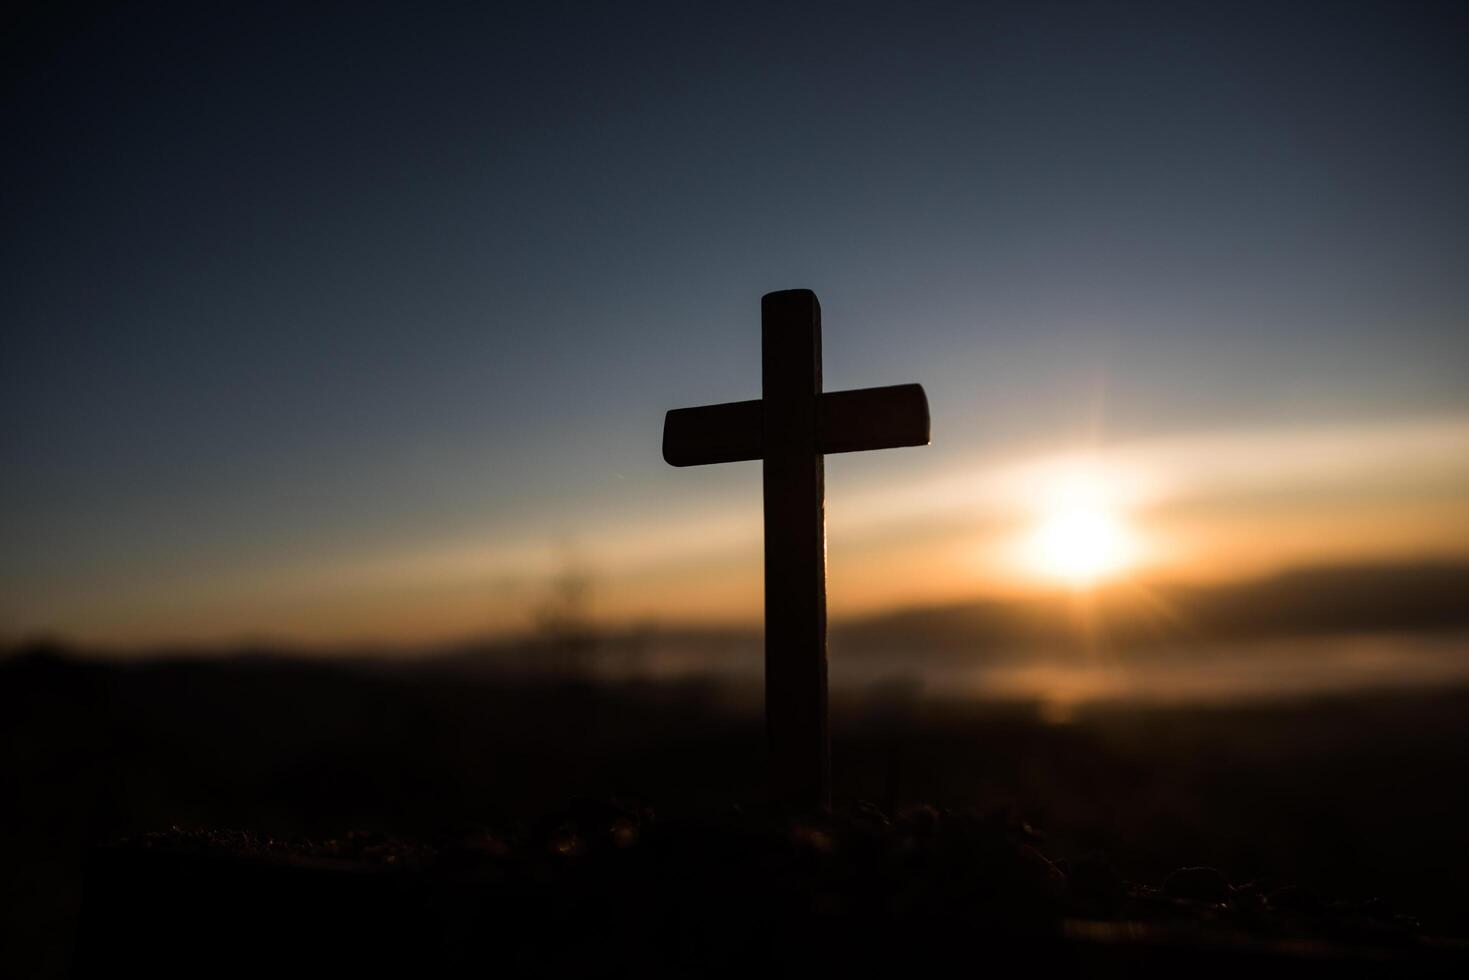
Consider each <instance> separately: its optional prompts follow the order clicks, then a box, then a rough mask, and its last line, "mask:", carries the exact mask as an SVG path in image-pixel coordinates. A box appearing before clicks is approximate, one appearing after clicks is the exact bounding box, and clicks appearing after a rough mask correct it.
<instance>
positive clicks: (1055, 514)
mask: <svg viewBox="0 0 1469 980" xmlns="http://www.w3.org/2000/svg"><path fill="white" fill-rule="evenodd" d="M1106 490H1107V486H1106V484H1105V482H1104V481H1101V480H1098V479H1096V478H1094V477H1092V476H1090V475H1085V474H1082V475H1076V474H1070V475H1067V476H1064V477H1061V478H1059V479H1058V480H1057V481H1056V482H1054V483H1052V484H1051V485H1050V486H1048V487H1046V488H1045V489H1044V491H1043V492H1042V493H1041V494H1039V496H1038V499H1037V500H1036V501H1035V503H1036V504H1037V517H1036V521H1035V524H1034V526H1033V527H1032V528H1031V530H1030V532H1029V534H1028V535H1027V537H1026V539H1025V541H1024V544H1023V551H1024V559H1025V563H1026V564H1027V565H1028V566H1030V568H1031V570H1032V571H1034V572H1036V573H1038V574H1040V575H1043V576H1045V577H1046V578H1049V579H1053V580H1056V581H1060V582H1064V583H1066V584H1067V585H1070V586H1072V587H1075V588H1085V587H1087V586H1091V585H1094V584H1096V583H1097V582H1100V581H1102V580H1104V579H1106V578H1109V577H1112V576H1115V575H1118V574H1120V573H1122V572H1124V571H1126V570H1127V569H1128V568H1130V567H1131V566H1132V565H1133V564H1134V563H1135V562H1136V560H1137V554H1138V545H1137V539H1136V535H1135V534H1134V533H1133V531H1132V529H1131V527H1130V526H1129V524H1128V522H1127V519H1126V517H1125V516H1124V515H1123V513H1122V511H1121V509H1120V507H1119V506H1118V504H1117V502H1116V501H1115V500H1113V499H1111V497H1112V495H1111V494H1109V493H1107V492H1106Z"/></svg>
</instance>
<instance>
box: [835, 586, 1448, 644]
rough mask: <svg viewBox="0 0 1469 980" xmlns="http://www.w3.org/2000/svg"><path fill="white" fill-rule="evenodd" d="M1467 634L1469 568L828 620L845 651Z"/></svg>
mask: <svg viewBox="0 0 1469 980" xmlns="http://www.w3.org/2000/svg"><path fill="white" fill-rule="evenodd" d="M1457 629H1469V564H1459V563H1423V564H1400V565H1362V566H1329V567H1319V568H1300V569H1293V570H1290V571H1287V572H1283V573H1281V574H1278V575H1273V576H1269V577H1266V578H1260V579H1254V580H1250V581H1245V582H1237V583H1229V584H1224V585H1215V586H1185V585H1158V586H1146V587H1144V586H1137V585H1126V584H1122V585H1111V586H1108V587H1106V588H1102V589H1098V590H1096V591H1095V592H1093V593H1090V594H1088V595H1087V596H1086V597H1075V598H1073V597H1047V598H1042V599H1025V600H1010V601H1004V600H981V601H975V602H965V603H957V604H950V605H943V606H931V607H923V608H913V609H904V610H899V611H897V612H892V613H887V614H883V615H879V616H872V617H867V618H863V619H858V620H853V621H849V622H846V623H842V624H839V625H837V626H835V627H834V628H833V630H832V643H833V645H834V646H836V645H840V647H841V648H842V650H843V651H844V652H845V653H850V654H859V655H860V654H861V653H863V652H873V653H884V652H891V651H892V650H894V649H902V648H913V649H920V650H922V651H924V652H925V653H929V654H943V653H946V652H955V653H959V652H965V653H967V652H971V651H973V650H974V649H975V647H976V645H984V646H988V647H990V648H992V649H995V648H998V649H1007V648H1008V649H1016V650H1020V649H1025V648H1029V647H1033V646H1036V645H1044V644H1048V643H1055V642H1060V641H1069V640H1072V639H1074V637H1075V636H1076V634H1077V633H1078V632H1079V631H1082V630H1091V631H1094V632H1095V633H1097V634H1099V635H1103V636H1105V637H1106V638H1107V639H1108V640H1109V641H1111V642H1114V643H1117V644H1120V645H1145V644H1148V643H1153V642H1174V641H1179V640H1245V639H1261V638H1266V637H1284V636H1307V635H1324V634H1334V633H1364V632H1392V631H1401V632H1422V631H1443V630H1457Z"/></svg>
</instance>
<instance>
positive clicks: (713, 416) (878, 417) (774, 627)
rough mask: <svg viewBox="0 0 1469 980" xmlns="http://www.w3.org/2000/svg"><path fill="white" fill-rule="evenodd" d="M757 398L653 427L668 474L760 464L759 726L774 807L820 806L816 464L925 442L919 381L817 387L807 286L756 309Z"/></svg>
mask: <svg viewBox="0 0 1469 980" xmlns="http://www.w3.org/2000/svg"><path fill="white" fill-rule="evenodd" d="M760 336H761V348H762V357H761V370H762V385H761V393H762V395H763V397H762V398H760V399H759V400H756V401H746V402H731V403H728V404H724V405H704V406H701V407H699V408H678V409H674V410H673V411H670V412H669V413H668V415H667V417H666V418H665V420H664V423H663V458H664V459H665V460H667V461H668V462H669V463H671V464H673V465H674V466H698V465H702V464H705V463H730V462H735V461H738V460H747V459H760V460H763V461H764V468H765V729H766V733H767V735H768V738H769V743H770V745H769V750H770V790H771V794H772V798H773V800H774V802H776V803H777V804H778V805H780V806H783V807H785V808H787V809H791V810H816V809H825V808H827V807H830V805H831V749H830V739H829V736H828V733H827V703H826V489H825V484H824V478H823V472H824V466H823V462H822V457H823V455H824V454H826V453H847V452H856V451H858V450H866V449H891V448H894V447H897V446H925V445H927V444H928V427H929V426H928V399H927V398H926V397H925V396H924V393H923V387H922V386H921V385H915V384H910V385H894V386H892V387H888V388H861V389H857V390H855V391H835V392H826V393H823V392H822V390H821V306H820V304H819V303H817V302H816V294H815V293H813V292H811V291H810V290H809V289H788V290H784V291H782V292H778V293H767V294H766V295H765V296H764V297H762V299H761V301H760Z"/></svg>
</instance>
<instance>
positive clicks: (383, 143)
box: [0, 2, 1469, 646]
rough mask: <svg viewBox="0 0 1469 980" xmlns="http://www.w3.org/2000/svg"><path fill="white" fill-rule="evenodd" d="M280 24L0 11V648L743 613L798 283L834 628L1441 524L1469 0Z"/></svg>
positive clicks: (1452, 519) (274, 16)
mask: <svg viewBox="0 0 1469 980" xmlns="http://www.w3.org/2000/svg"><path fill="white" fill-rule="evenodd" d="M305 6H306V5H300V4H271V3H232V2H219V3H211V4H185V3H177V4H176V3H141V4H135V5H129V6H126V7H110V6H107V5H103V6H85V7H71V8H68V7H66V6H62V7H60V8H57V7H55V6H54V5H38V7H37V8H31V9H29V10H22V11H21V12H20V13H16V14H11V15H9V16H10V17H11V21H10V23H9V25H8V27H7V29H6V30H5V31H4V32H3V33H4V35H5V37H6V40H5V42H4V45H5V52H4V54H5V57H4V58H3V59H0V60H3V63H4V65H5V68H4V69H3V71H4V74H3V85H4V88H3V92H0V125H3V131H4V132H5V133H6V134H7V138H6V140H5V141H4V145H3V146H0V168H3V171H0V177H3V190H0V226H3V231H0V330H3V335H0V343H3V346H0V462H3V474H4V478H3V481H0V638H4V637H6V636H11V637H18V636H24V635H31V634H34V633H41V632H48V633H56V634H59V635H62V636H67V637H71V638H75V639H77V640H80V641H85V642H89V643H95V644H103V645H106V644H112V645H120V646H127V645H130V644H131V645H137V644H148V643H158V642H193V641H199V642H206V641H207V642H228V641H231V640H232V639H236V638H240V637H248V636H269V637H278V638H284V639H289V640H292V641H299V642H303V643H309V644H310V643H314V644H330V643H340V642H349V641H358V640H371V639H378V640H386V641H393V642H419V641H425V640H435V641H436V640H441V639H447V638H453V637H458V636H466V635H470V634H474V633H495V632H505V631H512V632H513V631H515V630H519V629H523V628H525V627H526V626H527V624H529V623H530V622H532V621H533V619H534V610H535V609H536V608H537V607H538V604H541V603H543V602H545V601H546V596H547V595H548V594H550V592H551V590H552V589H553V586H554V583H555V581H557V580H558V579H559V578H562V577H564V576H565V575H567V574H569V573H572V572H574V573H576V574H578V575H585V576H587V577H588V578H589V580H590V582H591V583H592V591H591V594H592V596H593V609H594V613H595V615H596V616H597V617H598V618H601V619H605V620H607V621H609V622H668V623H672V622H684V621H690V620H696V621H709V622H715V621H717V622H755V621H758V617H759V613H760V594H761V593H760V588H761V585H760V577H759V576H760V547H761V540H760V467H759V464H758V463H740V464H730V465H726V466H715V467H703V468H696V469H678V470H676V469H673V468H671V467H668V466H667V465H665V464H664V463H663V462H662V460H661V457H660V452H659V447H660V438H661V428H662V419H663V413H664V412H665V411H666V410H668V409H670V408H675V407H681V406H687V405H697V404H703V403H710V402H720V401H731V400H738V399H744V398H753V397H757V396H758V394H759V390H760V364H759V358H760V350H759V337H760V333H759V309H760V296H761V294H763V293H765V292H767V291H770V290H775V289H784V288H793V287H801V288H810V289H812V290H814V291H815V292H816V293H817V295H818V296H819V297H820V300H821V304H822V309H823V320H824V328H823V329H824V359H825V360H824V366H825V383H826V387H827V388H828V389H840V388H849V387H862V386H867V385H882V384H898V383H906V382H920V383H922V384H923V385H924V387H925V389H926V390H927V392H928V398H929V403H930V407H931V413H932V430H933V443H932V445H931V446H928V447H924V448H915V449H902V450H892V451H885V452H881V453H870V454H862V455H853V456H842V457H832V458H829V459H828V461H827V492H828V500H829V503H828V519H829V524H828V527H829V532H830V537H829V556H830V575H831V600H830V601H831V609H832V613H833V615H834V616H843V615H857V614H861V613H863V612H866V611H871V610H875V609H881V608H888V607H898V606H902V605H904V604H911V603H925V602H939V601H948V600H951V599H953V600H962V599H964V598H966V597H973V596H979V595H987V594H1005V593H1013V592H1017V591H1024V590H1026V589H1030V588H1043V587H1052V586H1058V585H1065V583H1064V582H1063V581H1061V580H1064V579H1065V578H1066V575H1065V574H1055V573H1057V572H1058V571H1059V572H1062V573H1064V572H1065V568H1059V569H1058V567H1057V566H1056V564H1055V562H1052V563H1051V565H1050V566H1047V565H1046V564H1045V561H1044V560H1042V561H1040V562H1039V563H1037V561H1035V560H1032V559H1033V558H1034V555H1030V557H1027V555H1028V554H1029V553H1028V552H1027V549H1031V551H1033V550H1034V547H1036V546H1037V541H1040V545H1039V546H1040V547H1044V546H1045V542H1044V540H1043V539H1044V538H1045V535H1046V534H1047V533H1049V531H1051V530H1056V529H1057V528H1063V529H1067V530H1066V534H1067V535H1069V537H1067V540H1068V541H1071V542H1074V541H1075V540H1077V539H1078V535H1080V536H1081V537H1086V536H1087V534H1091V533H1092V532H1095V533H1094V534H1092V537H1093V538H1098V536H1100V537H1099V540H1100V538H1106V537H1107V535H1114V536H1118V540H1117V541H1112V545H1113V547H1112V550H1111V552H1109V554H1110V555H1111V558H1109V559H1107V560H1111V559H1115V562H1114V564H1115V565H1117V566H1118V568H1117V569H1107V570H1108V571H1120V570H1124V569H1125V570H1126V571H1127V572H1128V573H1129V574H1136V575H1152V576H1155V577H1158V576H1161V577H1169V576H1172V577H1182V578H1194V579H1205V580H1212V579H1227V578H1229V577H1231V576H1236V577H1238V576H1245V575H1251V574H1258V573H1264V572H1267V571H1269V570H1270V569H1273V568H1280V567H1288V566H1292V565H1296V564H1309V563H1320V562H1357V561H1399V560H1414V561H1416V560H1422V559H1425V558H1434V557H1458V558H1462V557H1464V556H1469V384H1466V381H1469V182H1466V179H1465V175H1466V174H1469V123H1466V118H1469V117H1466V115H1465V113H1464V112H1463V103H1464V96H1465V93H1469V84H1466V83H1469V61H1466V59H1465V58H1463V56H1462V52H1463V51H1464V49H1465V42H1466V40H1469V8H1466V7H1465V6H1464V5H1463V4H1457V3H1442V4H1435V3H1417V2H1392V3H1370V4H1362V3H1349V2H1341V3H1322V4H1311V3H1291V4H1281V3H1278V2H1277V3H1249V2H1245V3H1230V4H1220V3H1212V2H1211V3H1190V2H1168V3H1156V4H1143V3H1045V2H1024V3H958V4H927V3H915V2H908V3H901V4H898V3H895V4H872V5H869V4H858V3H843V4H834V5H816V4H791V3H781V4H771V5H764V4H759V3H749V2H744V3H738V4H712V3H711V4H687V3H683V4H666V5H662V4H631V3H605V4H603V3H582V4H558V3H533V4H523V5H517V4H462V5H456V4H434V5H423V4H406V3H405V4H378V3H352V4H342V5H336V6H333V5H310V9H309V10H308V9H303V8H304V7H305ZM38 11H39V12H38ZM1078 498H1086V499H1085V500H1084V501H1082V503H1080V504H1078V503H1077V499H1078ZM1048 501H1049V503H1048ZM1068 501H1069V502H1068ZM1048 508H1049V510H1048ZM1068 508H1070V510H1068ZM1078 508H1080V510H1078ZM1068 514H1069V515H1071V517H1073V518H1075V517H1077V515H1078V514H1079V515H1080V517H1079V518H1077V519H1076V520H1070V518H1068V517H1067V515H1068ZM1094 519H1095V520H1094ZM1068 520H1070V523H1068V522H1067V521H1068ZM1048 521H1049V522H1050V523H1049V524H1048V523H1047V522H1048ZM1088 521H1091V523H1088ZM1098 521H1100V523H1098ZM1078 529H1079V530H1078ZM1037 535H1040V537H1039V538H1037ZM1109 540H1110V539H1109ZM1103 543H1105V542H1103ZM1073 546H1074V545H1068V547H1073ZM1083 557H1084V556H1083ZM1104 557H1105V556H1104ZM1103 564H1106V561H1103ZM1047 573H1051V574H1047ZM1072 584H1073V585H1074V584H1075V583H1072Z"/></svg>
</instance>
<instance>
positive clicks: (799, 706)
mask: <svg viewBox="0 0 1469 980" xmlns="http://www.w3.org/2000/svg"><path fill="white" fill-rule="evenodd" d="M760 340H761V345H760V346H761V369H762V385H761V395H762V398H761V402H762V409H763V411H762V421H761V433H762V456H763V459H764V467H765V729H766V734H767V737H768V742H769V751H770V775H771V784H772V785H771V790H772V792H773V793H774V796H775V798H776V799H777V800H780V801H783V802H784V803H786V804H787V805H789V806H792V807H795V808H798V809H819V808H825V807H828V806H830V805H831V750H830V745H829V742H828V735H827V701H826V492H825V481H824V471H825V465H824V462H823V459H822V455H821V449H820V445H819V428H818V426H819V404H820V397H821V305H820V304H819V303H817V301H816V294H815V293H813V292H811V291H810V290H806V289H788V290H785V291H783V292H778V293H769V294H767V295H766V296H764V297H763V298H762V299H761V302H760Z"/></svg>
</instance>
